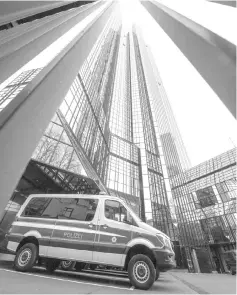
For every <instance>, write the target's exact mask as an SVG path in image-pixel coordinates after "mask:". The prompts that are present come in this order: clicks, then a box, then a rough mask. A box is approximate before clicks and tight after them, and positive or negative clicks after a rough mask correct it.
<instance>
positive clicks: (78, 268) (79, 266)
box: [75, 262, 86, 271]
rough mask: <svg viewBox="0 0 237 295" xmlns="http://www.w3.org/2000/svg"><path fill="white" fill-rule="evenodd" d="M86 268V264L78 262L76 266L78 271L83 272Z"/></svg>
mask: <svg viewBox="0 0 237 295" xmlns="http://www.w3.org/2000/svg"><path fill="white" fill-rule="evenodd" d="M85 266H86V263H84V262H77V263H76V265H75V269H76V270H77V271H81V270H82V269H83V268H84V267H85Z"/></svg>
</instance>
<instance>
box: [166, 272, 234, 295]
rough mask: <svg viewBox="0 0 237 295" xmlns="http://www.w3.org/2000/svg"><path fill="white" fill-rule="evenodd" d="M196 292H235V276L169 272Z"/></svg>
mask: <svg viewBox="0 0 237 295" xmlns="http://www.w3.org/2000/svg"><path fill="white" fill-rule="evenodd" d="M170 274H171V275H172V276H173V277H174V278H176V279H178V280H180V281H181V282H183V283H184V284H186V285H187V286H188V287H190V288H191V289H192V290H194V291H196V292H197V293H198V294H236V276H232V275H231V274H218V273H217V274H215V273H212V274H211V273H205V274H204V273H185V272H178V271H176V272H170Z"/></svg>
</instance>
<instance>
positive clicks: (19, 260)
mask: <svg viewBox="0 0 237 295" xmlns="http://www.w3.org/2000/svg"><path fill="white" fill-rule="evenodd" d="M37 259H38V247H37V245H35V244H33V243H27V244H25V245H23V246H22V247H21V248H20V249H19V250H18V251H17V253H16V257H15V260H14V268H15V270H17V271H23V272H24V271H29V270H31V269H32V268H33V266H34V265H35V263H36V261H37Z"/></svg>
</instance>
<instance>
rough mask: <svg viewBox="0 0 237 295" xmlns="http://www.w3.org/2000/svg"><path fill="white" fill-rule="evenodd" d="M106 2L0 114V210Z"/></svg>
mask: <svg viewBox="0 0 237 295" xmlns="http://www.w3.org/2000/svg"><path fill="white" fill-rule="evenodd" d="M115 6H116V4H114V2H112V3H111V2H109V3H108V4H107V5H106V8H105V9H104V10H103V11H102V12H101V13H100V14H99V16H97V17H96V18H95V19H94V20H93V21H92V22H91V23H90V24H89V25H88V26H87V27H86V28H85V29H84V31H83V32H82V33H80V34H78V35H77V36H76V37H75V39H74V40H73V41H71V42H70V43H69V44H68V45H67V46H66V47H65V48H64V49H63V50H62V51H61V52H60V53H59V54H58V55H57V56H56V57H55V58H54V59H53V60H52V61H51V62H50V63H49V64H48V65H47V66H46V67H45V68H44V69H43V70H42V71H41V72H40V73H39V74H38V75H37V76H36V77H35V78H34V80H32V82H31V83H29V84H28V85H27V86H26V87H25V88H24V89H23V90H22V91H21V92H20V93H19V94H18V96H17V97H16V98H15V99H14V100H13V101H12V102H11V103H10V104H9V105H8V106H7V107H6V108H5V109H4V110H3V111H2V112H1V115H0V167H1V169H0V188H1V190H0V210H1V211H2V210H3V209H4V207H5V206H6V204H7V202H8V200H9V198H10V197H11V195H12V193H13V191H14V189H15V187H16V185H17V183H18V181H19V179H20V177H21V175H22V173H23V172H24V170H25V168H26V166H27V163H28V161H29V160H30V157H31V156H32V154H33V152H34V149H35V147H36V145H37V144H38V142H39V140H40V138H41V137H42V136H43V133H44V131H45V129H46V127H47V126H48V123H49V122H50V120H51V118H52V117H53V115H54V113H55V111H56V110H57V109H58V107H59V106H60V104H61V102H62V100H63V99H64V97H65V95H66V93H67V91H68V89H69V87H70V86H71V84H72V82H73V79H74V78H75V76H76V75H77V73H78V70H79V68H80V67H81V65H82V63H83V62H84V60H85V58H86V57H87V56H88V54H89V52H90V50H91V48H92V46H93V45H94V43H95V42H96V40H97V38H98V37H99V35H100V33H101V32H102V30H103V28H104V25H105V23H106V22H107V20H108V19H109V17H110V16H111V12H112V11H113V9H114V8H115Z"/></svg>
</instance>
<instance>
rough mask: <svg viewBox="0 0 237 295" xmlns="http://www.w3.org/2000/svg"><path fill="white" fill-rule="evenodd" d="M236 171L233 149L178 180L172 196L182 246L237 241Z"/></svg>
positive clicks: (187, 172)
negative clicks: (236, 232)
mask: <svg viewBox="0 0 237 295" xmlns="http://www.w3.org/2000/svg"><path fill="white" fill-rule="evenodd" d="M236 171H237V169H236V149H232V150H229V151H227V152H226V153H223V154H221V155H219V156H217V157H215V158H213V159H210V160H209V161H206V162H204V163H202V164H200V165H198V166H196V167H193V168H191V169H189V170H188V171H186V173H182V174H181V175H182V177H179V178H177V177H176V179H175V185H176V186H174V187H173V188H172V192H173V196H174V202H175V208H176V214H177V221H178V225H179V235H180V243H181V245H183V246H207V245H209V244H215V243H233V242H235V241H236V234H235V231H236V217H237V215H236V195H237V192H236V188H237V180H236ZM178 181H179V182H180V183H179V185H177V183H178Z"/></svg>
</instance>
